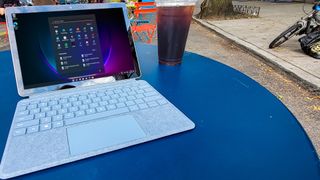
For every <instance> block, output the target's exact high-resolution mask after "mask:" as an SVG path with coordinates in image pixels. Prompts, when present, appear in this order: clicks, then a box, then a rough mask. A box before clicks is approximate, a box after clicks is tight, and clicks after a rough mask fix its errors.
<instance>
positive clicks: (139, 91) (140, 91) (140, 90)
mask: <svg viewBox="0 0 320 180" xmlns="http://www.w3.org/2000/svg"><path fill="white" fill-rule="evenodd" d="M136 93H137V94H142V93H144V91H143V90H142V89H139V90H137V91H136Z"/></svg>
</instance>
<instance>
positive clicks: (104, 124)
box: [67, 115, 146, 155]
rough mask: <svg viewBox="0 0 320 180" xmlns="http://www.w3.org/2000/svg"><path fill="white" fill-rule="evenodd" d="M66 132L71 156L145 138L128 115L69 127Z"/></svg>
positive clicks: (135, 122) (132, 118)
mask: <svg viewBox="0 0 320 180" xmlns="http://www.w3.org/2000/svg"><path fill="white" fill-rule="evenodd" d="M67 132H68V140H69V148H70V152H71V155H78V154H83V153H87V152H90V151H93V150H98V149H102V148H106V147H111V146H115V145H119V144H123V143H126V142H129V141H133V140H136V139H140V138H143V137H145V136H146V134H145V133H144V132H143V130H142V129H141V127H140V126H139V124H138V123H137V121H136V120H135V119H134V117H132V116H130V115H125V116H119V117H115V118H106V119H105V120H100V121H95V122H91V123H88V124H84V125H79V126H76V127H70V128H68V129H67Z"/></svg>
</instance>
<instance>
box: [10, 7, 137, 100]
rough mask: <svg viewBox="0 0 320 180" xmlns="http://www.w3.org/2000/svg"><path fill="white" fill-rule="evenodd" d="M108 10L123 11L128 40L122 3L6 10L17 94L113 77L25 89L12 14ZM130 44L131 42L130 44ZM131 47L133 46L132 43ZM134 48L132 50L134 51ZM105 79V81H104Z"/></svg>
mask: <svg viewBox="0 0 320 180" xmlns="http://www.w3.org/2000/svg"><path fill="white" fill-rule="evenodd" d="M109 8H122V10H123V16H124V19H125V23H126V27H127V31H128V36H129V40H130V36H131V33H130V21H129V19H128V16H127V8H126V5H125V4H124V3H100V4H72V5H59V6H57V5H50V6H26V7H9V8H6V12H5V14H6V21H7V28H8V35H9V42H10V48H11V55H12V60H13V66H14V72H15V78H16V84H17V89H18V94H19V95H20V96H22V97H28V96H32V95H35V94H39V93H45V92H50V91H55V90H58V89H60V88H61V87H63V86H65V85H71V86H76V87H78V86H86V85H94V84H101V83H106V82H108V81H110V79H111V80H112V79H114V78H112V77H113V76H109V77H102V78H97V79H91V80H83V81H77V82H68V83H61V84H56V85H50V86H45V87H37V88H31V89H25V88H24V84H23V79H22V73H21V66H20V60H19V55H18V48H17V43H16V37H15V32H14V27H13V19H12V14H18V13H41V12H55V11H70V10H71V11H73V10H92V9H109ZM132 43H133V42H132ZM130 44H131V42H130ZM133 46H135V44H134V43H133ZM135 49H136V48H134V50H135ZM134 54H136V57H134V58H135V59H136V61H137V62H134V64H135V71H136V74H137V75H138V77H134V78H139V77H140V76H141V71H140V65H139V61H138V57H137V53H136V52H134ZM104 79H105V80H104Z"/></svg>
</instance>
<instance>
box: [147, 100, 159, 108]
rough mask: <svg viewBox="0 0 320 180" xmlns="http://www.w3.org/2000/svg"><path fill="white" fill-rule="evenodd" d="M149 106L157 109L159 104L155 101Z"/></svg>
mask: <svg viewBox="0 0 320 180" xmlns="http://www.w3.org/2000/svg"><path fill="white" fill-rule="evenodd" d="M148 106H149V107H156V106H158V103H156V102H155V101H151V102H148Z"/></svg>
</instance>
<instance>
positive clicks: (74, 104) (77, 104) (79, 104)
mask: <svg viewBox="0 0 320 180" xmlns="http://www.w3.org/2000/svg"><path fill="white" fill-rule="evenodd" d="M72 105H73V106H81V105H82V102H81V101H75V102H73V103H72Z"/></svg>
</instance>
